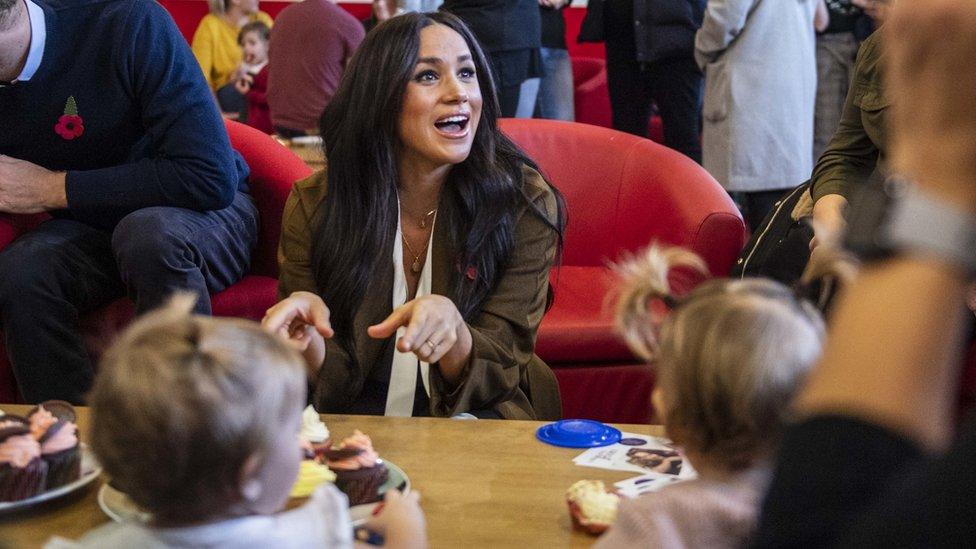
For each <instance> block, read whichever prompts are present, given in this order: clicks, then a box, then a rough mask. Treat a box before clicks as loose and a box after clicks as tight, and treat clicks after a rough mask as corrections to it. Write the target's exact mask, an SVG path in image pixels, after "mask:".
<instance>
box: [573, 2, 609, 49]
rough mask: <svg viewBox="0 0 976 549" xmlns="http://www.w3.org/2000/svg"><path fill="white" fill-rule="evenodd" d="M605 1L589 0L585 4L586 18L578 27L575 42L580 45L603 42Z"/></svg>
mask: <svg viewBox="0 0 976 549" xmlns="http://www.w3.org/2000/svg"><path fill="white" fill-rule="evenodd" d="M605 1H606V0H589V2H587V3H586V16H585V17H584V18H583V23H582V24H581V25H580V33H579V37H577V38H576V41H577V42H579V43H580V44H582V43H584V42H603V40H604V38H605V35H604V31H603V3H604V2H605Z"/></svg>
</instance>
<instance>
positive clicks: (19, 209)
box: [0, 155, 68, 214]
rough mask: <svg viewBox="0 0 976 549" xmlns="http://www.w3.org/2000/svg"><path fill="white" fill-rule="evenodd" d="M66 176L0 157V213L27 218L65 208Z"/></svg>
mask: <svg viewBox="0 0 976 549" xmlns="http://www.w3.org/2000/svg"><path fill="white" fill-rule="evenodd" d="M64 179H65V172H52V171H51V170H48V169H46V168H42V167H41V166H38V165H37V164H33V163H31V162H27V161H26V160H18V159H16V158H11V157H9V156H5V155H0V212H7V213H18V214H30V213H39V212H44V211H48V210H60V209H64V208H67V207H68V197H67V194H66V192H65V187H64Z"/></svg>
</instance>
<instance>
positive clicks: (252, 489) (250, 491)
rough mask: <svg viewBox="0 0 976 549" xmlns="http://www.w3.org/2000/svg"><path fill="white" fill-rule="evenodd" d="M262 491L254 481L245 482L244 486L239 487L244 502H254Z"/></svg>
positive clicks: (258, 483) (259, 485)
mask: <svg viewBox="0 0 976 549" xmlns="http://www.w3.org/2000/svg"><path fill="white" fill-rule="evenodd" d="M263 490H264V488H263V487H262V486H261V483H260V482H258V481H257V480H256V479H251V480H249V481H247V482H245V483H244V486H242V487H241V495H242V496H243V497H244V499H245V500H247V501H249V502H255V501H257V500H258V498H260V497H261V492H262V491H263Z"/></svg>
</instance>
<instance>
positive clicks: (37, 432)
mask: <svg viewBox="0 0 976 549" xmlns="http://www.w3.org/2000/svg"><path fill="white" fill-rule="evenodd" d="M27 421H28V422H30V433H31V436H32V437H34V440H37V441H40V440H41V437H43V436H44V433H46V432H47V430H48V428H50V427H51V426H52V425H54V424H55V423H57V422H58V418H57V417H56V416H55V415H54V414H52V413H51V411H50V410H48V409H47V408H45V407H44V405H41V406H37V407H36V408H34V409H33V410H31V412H30V413H29V414H27Z"/></svg>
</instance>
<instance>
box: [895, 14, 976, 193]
mask: <svg viewBox="0 0 976 549" xmlns="http://www.w3.org/2000/svg"><path fill="white" fill-rule="evenodd" d="M882 32H885V33H886V35H885V37H884V39H885V48H886V51H885V54H886V55H887V63H886V66H887V67H888V76H889V80H888V87H889V91H890V96H891V100H892V107H891V113H892V114H891V126H890V127H891V128H893V130H894V131H893V135H892V154H891V158H892V165H893V167H894V169H895V170H896V171H898V172H901V173H904V174H906V175H907V176H909V177H911V178H913V179H916V180H917V181H918V183H919V185H920V186H921V187H923V188H924V189H925V190H926V191H930V192H932V193H933V194H935V195H938V196H940V197H941V198H942V199H944V200H949V201H952V202H955V203H956V204H958V205H959V206H960V207H964V208H967V209H969V210H970V211H973V212H976V101H973V93H974V90H976V56H974V55H973V52H974V51H976V2H974V1H973V0H911V1H902V2H899V3H898V4H896V5H895V6H894V7H893V8H892V11H891V14H890V18H889V21H888V23H887V25H885V28H884V29H882Z"/></svg>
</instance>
